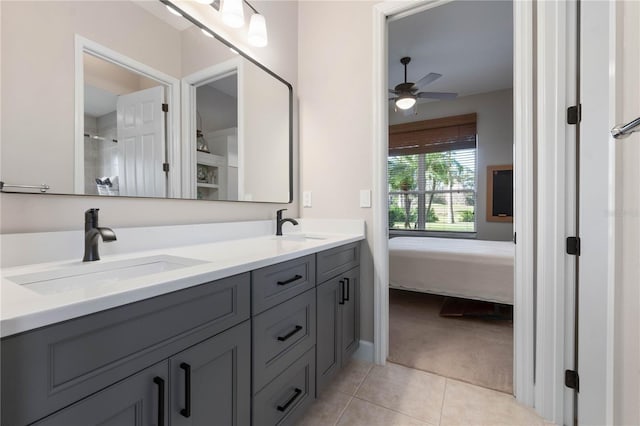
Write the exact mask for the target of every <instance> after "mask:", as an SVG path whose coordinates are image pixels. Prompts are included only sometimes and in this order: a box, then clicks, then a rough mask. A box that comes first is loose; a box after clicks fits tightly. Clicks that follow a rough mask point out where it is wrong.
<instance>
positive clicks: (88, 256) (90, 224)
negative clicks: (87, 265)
mask: <svg viewBox="0 0 640 426" xmlns="http://www.w3.org/2000/svg"><path fill="white" fill-rule="evenodd" d="M98 210H100V209H89V210H87V211H86V212H84V258H82V261H83V262H92V261H94V260H100V255H99V254H98V237H99V236H100V237H102V241H104V242H105V243H108V242H109V241H115V240H116V233H115V232H113V229H111V228H100V227H98Z"/></svg>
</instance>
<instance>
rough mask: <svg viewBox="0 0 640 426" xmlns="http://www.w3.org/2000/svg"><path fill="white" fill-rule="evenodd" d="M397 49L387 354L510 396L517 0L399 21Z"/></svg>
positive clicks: (392, 74)
mask: <svg viewBox="0 0 640 426" xmlns="http://www.w3.org/2000/svg"><path fill="white" fill-rule="evenodd" d="M388 58H389V64H388V66H389V68H388V74H389V88H390V90H389V91H390V102H389V157H388V179H389V187H388V191H389V234H390V238H391V239H390V241H389V252H390V254H389V272H390V277H389V286H390V294H389V355H388V360H389V361H391V362H395V363H399V364H402V365H405V366H408V367H412V368H416V369H420V370H424V371H428V372H432V373H436V374H439V375H441V376H444V377H448V378H452V379H457V380H462V381H465V382H468V383H472V384H476V385H479V386H483V387H486V388H489V389H494V390H498V391H501V392H505V393H509V394H511V393H513V374H512V373H513V315H512V314H513V287H514V280H513V278H514V272H513V260H514V259H513V258H514V245H513V241H512V240H513V184H512V183H513V177H512V170H513V163H512V161H513V97H514V96H513V4H512V2H493V1H477V2H458V1H453V2H450V3H447V4H443V5H439V6H438V7H434V8H431V9H428V10H425V11H422V12H418V13H414V14H412V15H410V16H405V17H402V18H399V19H392V20H390V21H389V24H388ZM413 82H415V83H413ZM411 103H413V105H411Z"/></svg>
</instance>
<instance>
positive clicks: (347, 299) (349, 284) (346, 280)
mask: <svg viewBox="0 0 640 426" xmlns="http://www.w3.org/2000/svg"><path fill="white" fill-rule="evenodd" d="M344 282H345V285H346V287H347V297H345V298H344V300H346V301H347V302H348V301H349V293H350V290H351V283H350V282H349V278H345V279H344Z"/></svg>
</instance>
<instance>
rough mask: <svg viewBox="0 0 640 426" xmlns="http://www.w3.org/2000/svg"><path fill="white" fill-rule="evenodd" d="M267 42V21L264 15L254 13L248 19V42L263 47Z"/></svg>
mask: <svg viewBox="0 0 640 426" xmlns="http://www.w3.org/2000/svg"><path fill="white" fill-rule="evenodd" d="M267 43H268V38H267V22H266V20H265V19H264V16H262V15H260V14H258V13H254V14H253V15H252V16H251V21H249V44H251V45H252V46H256V47H264V46H266V45H267Z"/></svg>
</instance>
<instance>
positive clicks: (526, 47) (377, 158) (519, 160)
mask: <svg viewBox="0 0 640 426" xmlns="http://www.w3.org/2000/svg"><path fill="white" fill-rule="evenodd" d="M449 1H451V0H422V1H418V2H414V3H407V2H395V1H389V0H386V1H384V2H382V3H379V4H377V5H375V6H374V8H373V52H372V54H373V96H374V102H373V130H374V142H373V151H374V154H373V155H374V159H373V196H374V203H373V241H372V251H373V259H374V262H373V263H374V361H375V362H376V363H377V364H382V365H384V363H385V362H386V358H387V355H388V350H389V294H388V282H389V248H388V217H387V198H388V194H387V192H388V190H387V155H386V153H387V152H388V146H389V145H388V109H387V104H388V100H387V80H388V78H387V63H388V59H387V58H388V54H387V35H388V28H387V21H388V18H389V17H391V16H393V17H394V19H399V18H401V17H403V16H408V15H411V14H414V13H417V12H421V11H423V10H427V9H430V8H433V7H437V6H440V5H443V4H446V3H448V2H449ZM533 34H534V32H533V5H532V2H520V1H514V97H516V98H517V99H518V102H517V103H514V141H515V142H514V148H515V149H514V168H515V172H514V176H515V192H516V194H523V196H516V198H515V206H514V207H515V210H516V213H517V215H516V216H515V220H514V228H515V231H516V232H517V235H518V244H517V245H516V254H515V282H516V283H517V285H515V286H514V287H515V288H514V324H515V325H514V335H515V338H514V393H515V396H516V398H517V399H518V400H519V401H521V402H522V403H524V404H526V405H529V406H533V405H534V377H533V372H534V330H535V328H534V307H533V304H532V303H529V304H527V303H525V302H526V301H531V300H532V299H533V294H534V282H533V271H534V268H535V263H534V244H533V241H534V227H533V223H534V197H533V195H534V194H533V191H534V184H533V183H534V170H533V164H532V162H531V161H530V159H531V158H532V153H533V129H534V111H533V105H534V92H533V87H534V86H533V80H534V75H533V46H534V43H533Z"/></svg>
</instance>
